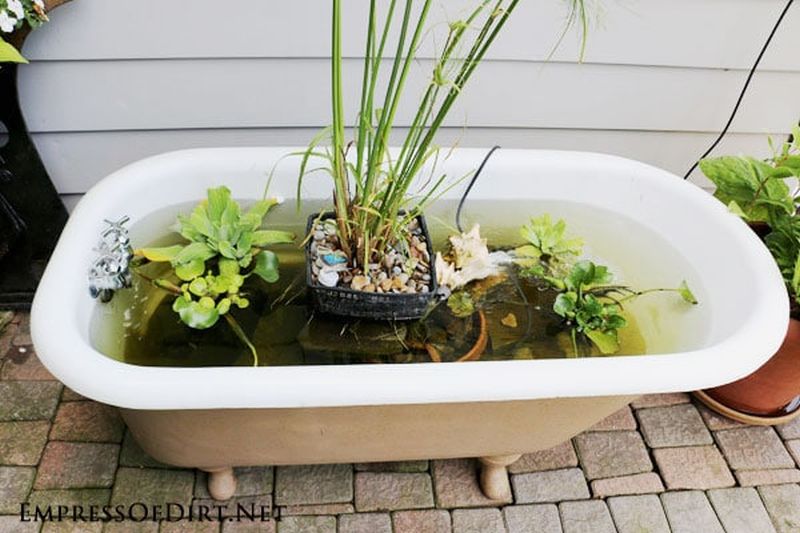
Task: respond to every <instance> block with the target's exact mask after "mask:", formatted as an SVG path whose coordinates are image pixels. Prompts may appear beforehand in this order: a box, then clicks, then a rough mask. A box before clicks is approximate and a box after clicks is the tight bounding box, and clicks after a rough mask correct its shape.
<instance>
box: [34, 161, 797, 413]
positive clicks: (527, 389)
mask: <svg viewBox="0 0 800 533" xmlns="http://www.w3.org/2000/svg"><path fill="white" fill-rule="evenodd" d="M247 150H263V149H258V148H256V149H248V148H235V149H225V148H221V149H194V150H183V151H179V152H171V153H167V154H162V155H159V156H154V157H151V158H148V159H145V160H142V161H139V162H136V163H133V164H132V165H129V166H128V167H125V168H123V169H121V170H120V171H117V172H115V173H114V174H112V175H110V176H109V177H108V178H106V179H104V180H102V181H101V182H100V183H99V184H98V185H96V186H95V187H93V188H92V190H91V191H89V192H88V193H87V194H86V196H85V197H84V198H83V199H82V200H81V202H79V204H78V206H77V207H76V209H75V211H74V212H73V215H72V217H71V218H70V220H69V222H68V224H67V227H66V228H65V230H64V234H63V236H62V240H61V241H60V242H59V246H58V247H57V249H56V251H55V253H54V254H53V257H52V259H51V263H52V264H58V265H62V264H63V265H70V266H72V267H74V268H79V267H78V265H77V263H76V262H75V261H69V260H68V259H69V258H68V257H67V256H68V255H69V250H68V246H67V245H66V244H63V243H64V241H65V239H69V238H71V236H72V235H73V233H75V234H83V233H84V232H85V231H86V229H87V228H88V227H94V225H96V224H97V220H96V219H97V213H96V211H97V209H96V208H94V207H93V205H94V203H95V198H96V197H99V198H101V199H102V198H103V197H104V196H105V195H106V194H109V193H110V192H111V191H113V190H114V189H116V188H117V187H118V186H119V185H122V184H123V183H124V181H125V180H126V179H128V175H129V174H130V173H134V174H138V173H140V172H141V171H142V170H146V168H147V167H148V166H149V165H162V164H170V163H171V162H173V161H175V162H178V161H180V160H181V159H182V158H186V157H193V156H197V155H201V154H202V155H206V156H207V155H209V154H210V153H212V152H214V151H218V153H224V152H231V151H239V152H243V151H247ZM276 150H281V151H289V150H291V149H290V148H276ZM504 152H507V153H510V152H519V153H523V155H525V154H527V153H529V151H524V150H522V151H519V150H518V151H513V150H504ZM478 153H479V154H483V153H485V151H484V150H473V151H472V155H475V154H478ZM536 154H537V155H538V156H540V157H549V156H555V157H563V156H565V155H567V154H565V153H563V152H554V151H536ZM568 154H569V155H570V156H573V157H584V158H596V159H598V160H604V161H606V162H609V161H610V162H613V161H618V162H620V163H624V164H625V165H628V166H630V165H631V164H638V165H641V166H642V168H648V169H650V171H651V174H652V176H653V178H651V177H650V176H648V177H647V179H656V178H655V176H658V175H659V174H660V175H661V177H662V178H663V177H667V178H669V179H671V180H675V179H677V178H676V177H675V176H672V175H671V174H669V173H667V172H665V171H660V170H659V171H658V173H656V172H653V170H655V169H653V168H652V167H648V166H646V165H644V164H641V163H634V162H631V161H629V160H625V159H623V158H617V157H614V156H607V155H601V154H586V153H568ZM659 179H660V178H659ZM675 186H676V187H682V188H683V190H682V191H681V194H684V195H685V196H686V197H687V199H691V200H692V201H702V202H712V203H714V205H713V207H712V206H711V205H710V204H709V207H710V208H712V210H713V211H716V214H715V215H713V216H716V217H725V219H724V220H722V219H720V220H718V221H717V222H718V223H722V224H724V225H726V226H728V229H729V230H730V231H731V232H733V234H735V235H736V237H737V240H739V241H740V242H741V243H742V245H743V246H749V247H750V248H753V250H754V251H753V257H752V258H750V260H751V261H753V262H754V267H756V268H759V269H760V270H761V271H763V272H770V271H772V275H770V276H761V277H758V278H757V279H756V280H755V283H757V284H759V285H760V289H759V290H758V291H757V294H758V295H759V296H760V298H759V301H758V302H755V303H753V305H755V306H756V307H757V309H756V313H755V316H754V318H753V319H752V320H751V321H749V322H748V323H747V324H746V326H745V327H744V328H741V329H740V330H739V331H737V332H736V333H735V334H733V335H732V336H730V337H728V338H727V339H726V340H725V341H723V342H721V343H718V344H716V345H715V346H713V347H709V348H705V349H702V350H698V351H694V352H685V353H680V354H664V355H648V356H635V357H627V356H626V357H607V358H591V359H581V360H533V361H479V362H471V363H468V364H458V365H453V364H442V365H436V364H430V363H425V364H402V365H390V364H389V365H350V366H348V367H347V372H341V369H342V367H341V366H318V367H314V366H303V367H262V368H256V369H254V368H249V367H206V368H197V369H189V368H157V367H141V366H134V365H129V364H125V363H121V362H118V361H115V360H113V359H110V358H108V357H106V356H104V355H102V354H101V353H99V352H97V351H96V350H94V348H92V346H91V345H89V344H88V343H87V341H86V340H85V339H84V338H83V336H82V335H81V334H80V333H79V324H78V319H77V317H75V316H74V315H71V316H69V318H66V319H65V318H64V316H63V314H60V313H59V312H58V311H57V309H58V306H59V304H60V303H61V302H68V301H70V299H73V298H74V297H76V296H77V297H79V294H80V293H79V292H78V289H76V288H74V287H64V286H60V284H59V280H58V279H56V276H57V272H55V271H54V269H51V268H48V269H47V271H46V272H45V275H44V277H43V279H42V282H41V284H40V290H39V291H38V292H37V295H36V299H35V301H34V305H33V310H32V324H31V328H32V336H33V339H34V343H35V345H36V348H37V352H38V353H39V355H40V358H41V359H42V361H43V363H44V364H45V366H47V368H48V369H49V370H50V371H51V373H53V375H55V376H56V377H57V378H58V379H60V380H61V381H62V382H64V383H65V384H66V385H67V386H68V387H70V388H72V389H73V390H75V391H76V392H78V393H80V394H82V395H84V396H87V397H89V398H92V399H95V400H98V401H101V402H103V403H107V404H111V405H116V406H120V407H126V408H132V409H211V408H272V407H274V408H279V407H323V406H330V407H333V406H351V405H384V404H414V403H450V402H470V401H507V400H530V399H538V398H554V397H580V396H609V395H635V394H645V393H659V392H677V391H683V390H693V389H700V388H706V387H709V386H715V385H719V384H721V383H726V382H729V381H733V380H735V379H738V378H740V377H743V376H745V375H747V374H749V373H750V372H752V371H753V370H755V369H756V368H758V367H759V366H760V365H761V364H763V362H765V361H766V360H767V359H768V358H769V356H770V355H771V354H772V353H774V352H775V351H776V350H777V348H778V347H779V346H780V344H781V342H782V340H783V337H784V334H785V331H786V327H787V325H788V307H789V303H788V299H787V298H786V297H785V288H784V286H783V281H782V279H781V278H780V273H779V272H778V271H777V267H776V266H775V264H774V261H773V260H772V257H771V256H770V255H769V254H768V253H767V252H766V250H764V249H763V246H760V245H759V247H757V248H754V247H753V246H752V245H753V243H754V242H758V240H757V238H756V237H755V236H754V235H753V234H752V232H750V231H749V229H747V227H746V226H745V225H744V224H743V223H742V222H741V221H740V220H738V219H737V218H736V217H735V216H733V215H731V214H729V213H727V211H726V210H725V209H724V206H721V204H719V203H718V202H716V200H713V199H712V198H710V197H708V195H707V194H706V193H705V192H703V191H701V190H699V189H697V188H696V187H694V186H691V185H688V184H685V183H683V184H678V183H675ZM701 197H702V198H701ZM711 212H712V211H709V215H711ZM748 241H750V242H749V243H748ZM73 259H74V258H73ZM80 278H81V279H83V278H85V275H84V274H83V273H81V276H80ZM80 290H81V291H82V290H85V289H84V288H83V287H81V288H80ZM781 294H782V295H783V296H782V297H781ZM86 298H88V296H86ZM54 330H55V332H54ZM756 334H758V335H759V336H760V337H761V338H762V339H764V340H763V342H762V343H761V345H760V346H759V348H758V349H755V348H753V346H752V341H751V337H752V336H753V335H756ZM65 346H68V347H72V348H69V349H68V350H65V349H64V347H65ZM74 351H77V352H79V353H74ZM65 352H68V353H69V355H68V356H66V357H65V356H64V354H65ZM723 362H724V363H727V364H722V363H723ZM620 374H625V375H627V376H631V377H634V378H633V379H630V378H628V379H625V378H624V377H623V378H622V379H620V377H619V375H620ZM565 376H568V379H567V380H565ZM598 376H602V378H598ZM489 377H491V379H488V378H489ZM498 382H499V383H500V385H498ZM443 384H447V386H446V387H444V386H442V385H443Z"/></svg>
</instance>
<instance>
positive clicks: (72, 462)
mask: <svg viewBox="0 0 800 533" xmlns="http://www.w3.org/2000/svg"><path fill="white" fill-rule="evenodd" d="M118 457H119V446H118V445H116V444H95V443H85V442H48V443H47V446H46V447H45V449H44V453H43V454H42V460H41V463H40V464H39V471H38V473H37V475H36V482H35V484H34V487H35V488H37V489H81V488H102V487H110V486H111V485H112V484H113V483H114V472H115V471H116V469H117V459H118Z"/></svg>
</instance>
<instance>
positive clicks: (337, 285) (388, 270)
mask: <svg viewBox="0 0 800 533" xmlns="http://www.w3.org/2000/svg"><path fill="white" fill-rule="evenodd" d="M432 3H433V2H432V0H425V1H423V2H422V3H421V5H415V2H412V1H406V2H404V3H401V2H396V1H394V0H393V1H391V2H390V3H389V4H388V6H387V7H386V15H385V18H384V19H383V22H382V23H380V22H379V20H378V19H379V16H378V2H376V1H375V0H373V1H371V2H370V8H369V15H368V24H367V38H366V48H365V53H364V66H363V78H362V83H361V97H360V103H359V112H358V116H357V118H356V125H355V128H354V139H353V141H352V142H349V141H348V140H347V138H346V136H345V118H344V114H343V94H342V50H341V37H342V35H341V34H342V29H341V0H333V32H332V35H333V38H332V53H331V57H332V63H331V67H332V68H331V89H332V91H331V93H332V95H331V96H332V108H333V121H332V125H331V126H330V127H329V128H327V129H326V130H324V131H323V132H322V133H321V134H320V135H318V136H317V137H316V138H315V139H314V140H312V142H311V144H310V145H309V147H308V149H307V151H306V152H305V153H304V154H303V162H302V164H301V168H300V179H299V181H298V195H297V196H298V201H299V198H300V185H301V184H302V180H303V177H304V176H305V175H306V173H307V172H308V166H307V164H308V162H309V159H311V158H312V157H319V158H323V159H324V161H325V165H324V170H325V171H326V172H327V173H329V174H330V176H331V178H332V180H333V188H334V194H333V200H334V201H333V203H334V205H333V210H332V211H331V212H323V213H318V214H317V215H315V216H312V217H311V218H310V220H309V223H308V241H307V252H308V253H307V256H308V272H307V283H308V285H309V288H310V290H311V293H312V298H313V300H314V302H315V305H316V307H317V308H318V309H320V310H322V311H324V312H332V313H335V314H341V315H348V316H360V317H372V318H393V319H412V318H418V317H420V316H422V314H423V313H424V312H425V309H426V307H427V304H428V302H429V300H430V299H431V298H432V297H433V295H434V293H435V292H436V291H437V288H438V286H437V281H436V272H435V270H434V268H432V267H433V264H432V258H433V257H434V251H433V248H432V243H431V239H430V236H429V235H428V232H427V229H426V225H425V220H424V218H423V216H422V213H423V211H424V210H425V207H426V206H427V205H429V204H430V203H431V202H432V201H434V200H435V199H436V198H438V197H439V196H440V195H441V194H442V193H443V192H444V191H446V190H447V189H448V188H449V187H452V186H453V185H455V183H457V182H458V179H455V180H451V179H449V177H448V176H446V175H435V174H432V175H431V176H429V177H428V180H427V182H426V183H423V184H422V185H421V186H420V187H419V189H418V190H417V191H416V192H414V193H412V192H411V189H412V184H413V183H414V182H415V180H416V179H417V177H418V175H419V174H420V172H421V171H422V170H423V167H424V166H425V165H426V164H433V166H434V167H435V162H436V160H437V158H438V157H439V155H440V154H439V148H438V147H437V146H436V145H435V144H434V140H435V137H436V133H437V131H438V130H439V128H440V127H441V125H442V123H443V121H444V119H445V117H446V116H447V114H448V112H449V111H450V109H451V108H452V106H453V103H454V102H455V101H456V99H457V98H458V96H459V95H460V93H461V91H462V89H463V88H464V86H465V85H466V83H467V81H468V80H469V79H470V77H471V76H472V74H473V73H474V71H475V69H476V67H477V66H478V64H479V63H480V62H481V60H482V59H483V57H484V55H485V54H486V51H487V50H488V49H489V47H490V46H491V44H492V42H493V41H494V40H495V38H496V37H497V35H498V33H499V32H500V30H501V29H502V27H503V25H504V24H505V23H506V20H507V19H508V17H509V16H510V15H511V13H512V12H513V10H514V8H515V7H516V5H517V3H518V0H510V1H509V0H492V1H491V2H490V1H487V0H483V1H481V2H479V3H478V5H477V6H476V7H475V8H474V9H473V10H472V11H471V12H470V13H469V15H468V16H467V17H466V18H465V19H463V20H459V21H456V22H452V23H450V24H449V27H448V32H447V36H446V39H445V42H444V45H443V47H442V49H441V51H440V53H439V55H438V57H436V58H435V59H434V61H433V69H432V72H431V77H430V82H429V84H428V86H427V87H426V89H425V91H424V93H423V95H422V97H421V99H420V101H419V104H418V106H417V110H416V114H415V115H414V118H413V120H412V123H411V127H410V128H409V130H408V133H407V135H406V136H405V138H404V140H403V142H402V144H401V146H400V149H399V151H398V152H396V153H393V152H390V150H389V139H390V135H391V133H392V130H393V125H394V121H395V116H396V112H397V109H398V106H399V104H400V102H401V100H402V99H403V92H404V88H405V84H406V80H407V78H408V75H409V70H410V67H411V66H412V64H413V63H414V62H415V58H416V53H417V50H418V47H419V45H420V41H421V39H422V37H423V35H424V34H425V33H426V31H427V28H426V20H427V15H428V12H429V10H430V7H431V5H432ZM578 3H579V4H581V2H578ZM398 4H400V5H398ZM402 4H404V5H402ZM395 26H397V28H395ZM395 30H398V37H397V42H396V45H395V52H394V55H393V56H392V59H391V61H390V66H391V69H390V72H391V74H390V76H389V79H388V82H386V84H385V88H383V87H381V89H382V90H381V91H379V86H380V85H382V84H380V83H378V79H379V75H380V71H381V63H382V58H383V57H384V52H385V51H387V50H389V49H390V48H389V47H387V41H388V40H389V37H390V34H391V33H392V32H393V31H395ZM380 93H383V96H382V97H381V94H380ZM326 139H327V140H329V141H330V145H329V146H328V147H326V148H324V149H323V148H322V143H323V141H325V140H326Z"/></svg>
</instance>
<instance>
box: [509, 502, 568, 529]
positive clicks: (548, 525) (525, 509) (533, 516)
mask: <svg viewBox="0 0 800 533" xmlns="http://www.w3.org/2000/svg"><path fill="white" fill-rule="evenodd" d="M503 517H504V518H505V521H506V527H508V531H509V533H561V519H560V518H559V517H558V507H556V506H555V504H552V503H547V504H539V505H509V506H508V507H505V508H504V509H503Z"/></svg>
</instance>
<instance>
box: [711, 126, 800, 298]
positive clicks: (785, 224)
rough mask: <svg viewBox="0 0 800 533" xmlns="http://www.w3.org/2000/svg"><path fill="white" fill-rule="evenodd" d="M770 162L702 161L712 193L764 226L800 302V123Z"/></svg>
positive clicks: (746, 159) (766, 238) (742, 159)
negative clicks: (799, 183)
mask: <svg viewBox="0 0 800 533" xmlns="http://www.w3.org/2000/svg"><path fill="white" fill-rule="evenodd" d="M770 146H771V147H772V152H773V154H772V156H771V157H770V158H768V159H766V160H761V159H757V158H755V157H750V156H744V155H743V156H723V157H716V158H710V159H704V160H702V161H700V170H702V171H703V173H704V174H705V175H706V177H708V179H710V180H711V181H712V182H713V183H714V185H716V187H717V189H716V191H715V192H714V196H715V197H716V198H718V199H719V200H720V201H722V202H723V203H725V204H726V205H727V206H728V209H730V210H731V212H733V213H735V214H736V215H738V216H740V217H741V218H742V219H744V220H745V221H746V222H748V223H750V224H751V225H753V226H754V227H756V228H758V227H759V226H762V227H763V226H764V225H766V230H765V231H762V232H761V233H763V234H764V242H765V243H766V245H767V248H769V250H770V252H771V253H772V256H773V257H774V258H775V262H776V263H777V264H778V267H779V268H780V270H781V273H782V274H783V278H784V281H785V282H786V287H787V289H788V291H789V293H790V294H791V295H792V298H793V299H794V301H795V303H796V304H800V217H798V215H797V210H798V207H799V206H800V190H798V187H797V183H796V182H795V181H794V180H795V179H796V178H800V126H794V127H793V128H792V135H791V137H790V138H789V139H788V140H787V141H785V142H783V143H781V145H780V146H777V147H776V146H775V145H774V143H773V142H772V140H770Z"/></svg>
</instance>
